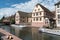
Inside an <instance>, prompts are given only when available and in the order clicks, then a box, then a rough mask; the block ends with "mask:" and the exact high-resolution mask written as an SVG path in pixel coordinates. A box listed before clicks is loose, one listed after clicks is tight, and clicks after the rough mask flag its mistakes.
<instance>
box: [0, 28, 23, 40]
mask: <svg viewBox="0 0 60 40" xmlns="http://www.w3.org/2000/svg"><path fill="white" fill-rule="evenodd" d="M0 33H2V34H4V35H6V36H4V38H3V40H8V39H7V38H6V37H7V36H9V35H11V36H12V37H13V39H12V40H22V39H20V38H18V37H16V36H15V35H13V34H11V33H9V32H7V31H5V30H4V29H2V28H0Z"/></svg>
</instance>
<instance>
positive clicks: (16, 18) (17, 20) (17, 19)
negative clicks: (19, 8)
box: [15, 12, 20, 24]
mask: <svg viewBox="0 0 60 40" xmlns="http://www.w3.org/2000/svg"><path fill="white" fill-rule="evenodd" d="M15 24H20V15H19V13H18V12H17V13H16V15H15Z"/></svg>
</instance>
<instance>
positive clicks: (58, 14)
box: [55, 4, 60, 27]
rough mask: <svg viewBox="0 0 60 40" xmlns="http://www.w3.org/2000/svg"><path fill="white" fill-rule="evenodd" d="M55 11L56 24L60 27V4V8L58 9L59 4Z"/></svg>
mask: <svg viewBox="0 0 60 40" xmlns="http://www.w3.org/2000/svg"><path fill="white" fill-rule="evenodd" d="M55 11H56V24H57V27H60V4H59V8H58V4H57V5H56V6H55ZM58 17H59V18H58Z"/></svg>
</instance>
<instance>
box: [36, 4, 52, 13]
mask: <svg viewBox="0 0 60 40" xmlns="http://www.w3.org/2000/svg"><path fill="white" fill-rule="evenodd" d="M37 5H40V6H41V8H42V9H43V10H44V11H45V12H47V13H52V12H51V11H50V10H48V9H47V8H46V7H44V6H43V5H41V4H39V3H38V4H37ZM37 5H36V6H37Z"/></svg>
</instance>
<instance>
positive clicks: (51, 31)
mask: <svg viewBox="0 0 60 40" xmlns="http://www.w3.org/2000/svg"><path fill="white" fill-rule="evenodd" d="M39 31H40V32H44V33H50V34H55V35H60V30H58V29H47V28H39Z"/></svg>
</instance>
